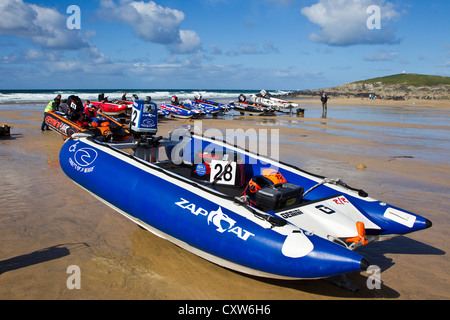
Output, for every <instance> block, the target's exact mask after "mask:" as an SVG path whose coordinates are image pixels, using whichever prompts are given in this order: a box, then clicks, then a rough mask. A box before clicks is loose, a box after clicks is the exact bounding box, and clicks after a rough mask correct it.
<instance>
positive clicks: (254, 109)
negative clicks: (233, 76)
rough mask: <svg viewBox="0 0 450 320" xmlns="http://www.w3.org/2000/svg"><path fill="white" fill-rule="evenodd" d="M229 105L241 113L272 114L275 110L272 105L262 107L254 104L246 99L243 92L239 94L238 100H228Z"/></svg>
mask: <svg viewBox="0 0 450 320" xmlns="http://www.w3.org/2000/svg"><path fill="white" fill-rule="evenodd" d="M230 105H232V106H233V107H234V110H236V111H238V112H239V113H240V114H241V115H244V114H246V113H247V114H250V115H269V116H270V115H274V114H275V112H276V111H277V109H276V108H273V107H264V106H262V105H260V104H254V103H251V102H248V101H247V97H246V96H244V95H243V94H241V95H239V98H238V101H233V102H230Z"/></svg>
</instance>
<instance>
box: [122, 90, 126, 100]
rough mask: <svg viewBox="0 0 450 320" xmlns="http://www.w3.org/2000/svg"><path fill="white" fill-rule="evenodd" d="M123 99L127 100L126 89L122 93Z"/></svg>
mask: <svg viewBox="0 0 450 320" xmlns="http://www.w3.org/2000/svg"><path fill="white" fill-rule="evenodd" d="M122 101H127V93H126V92H125V91H124V92H123V95H122Z"/></svg>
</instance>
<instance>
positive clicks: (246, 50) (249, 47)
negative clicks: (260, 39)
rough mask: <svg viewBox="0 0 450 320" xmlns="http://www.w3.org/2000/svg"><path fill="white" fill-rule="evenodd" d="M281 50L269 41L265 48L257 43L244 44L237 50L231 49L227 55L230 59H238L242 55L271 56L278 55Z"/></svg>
mask: <svg viewBox="0 0 450 320" xmlns="http://www.w3.org/2000/svg"><path fill="white" fill-rule="evenodd" d="M278 52H279V50H278V48H277V47H275V45H274V44H273V42H271V41H268V42H266V43H264V45H263V47H262V48H260V47H259V45H258V44H257V43H255V42H248V43H242V44H241V45H240V46H239V47H238V48H237V49H234V48H232V49H230V50H228V51H227V53H226V55H227V56H230V57H236V56H240V55H255V54H271V53H278Z"/></svg>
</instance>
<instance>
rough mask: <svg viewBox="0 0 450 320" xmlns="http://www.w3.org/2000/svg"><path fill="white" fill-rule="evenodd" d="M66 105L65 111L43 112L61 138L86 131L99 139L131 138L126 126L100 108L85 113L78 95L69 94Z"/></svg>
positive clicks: (123, 139) (120, 139)
mask: <svg viewBox="0 0 450 320" xmlns="http://www.w3.org/2000/svg"><path fill="white" fill-rule="evenodd" d="M66 106H67V110H66V112H59V111H50V112H44V121H45V123H46V124H47V126H48V127H49V128H50V129H51V130H53V131H55V132H57V133H59V134H60V135H61V136H62V137H63V139H68V138H70V137H71V136H72V135H73V134H75V133H86V134H89V135H91V136H93V137H94V138H95V139H100V140H101V141H110V140H111V139H112V140H113V141H125V140H128V139H130V138H131V132H130V130H129V129H128V128H127V126H125V125H124V124H122V123H120V122H119V121H118V120H116V119H115V118H113V117H110V116H108V115H105V114H104V113H102V112H101V111H100V110H99V111H97V112H96V113H94V114H95V116H93V117H91V116H88V115H86V114H85V113H84V108H83V104H82V102H81V99H80V98H79V97H78V96H73V95H72V96H69V98H68V99H67V104H66Z"/></svg>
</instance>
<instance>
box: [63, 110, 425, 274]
mask: <svg viewBox="0 0 450 320" xmlns="http://www.w3.org/2000/svg"><path fill="white" fill-rule="evenodd" d="M155 109H156V108H155ZM154 119H157V117H156V116H155V118H154ZM146 121H147V122H148V119H147V120H146ZM136 124H137V125H138V124H139V119H137V122H136ZM149 130H150V129H149ZM138 132H139V131H138ZM149 132H150V131H149ZM155 132H156V129H155V127H153V128H152V129H151V134H150V135H147V136H145V135H144V136H143V137H142V139H138V140H136V141H134V142H133V143H124V144H114V145H112V144H105V143H102V142H98V141H96V140H94V139H92V138H91V137H89V136H87V135H82V134H80V135H74V136H72V138H71V139H69V140H67V141H66V142H65V144H64V145H63V147H62V149H61V152H60V164H61V168H62V169H63V171H64V172H65V173H66V175H67V176H68V177H69V178H70V179H72V180H73V181H74V182H75V183H77V184H78V185H80V186H81V187H83V188H84V189H86V190H87V191H89V192H90V193H92V194H93V195H94V196H95V197H96V198H98V199H100V200H101V201H103V202H104V203H106V204H107V205H108V206H110V207H112V208H114V209H115V210H117V211H118V212H119V213H121V214H122V215H124V216H125V217H127V218H129V219H130V220H132V221H134V222H135V223H137V224H138V225H140V226H142V227H143V228H145V229H147V230H149V231H151V232H152V233H154V234H156V235H158V236H160V237H162V238H165V239H167V240H169V241H171V242H172V243H174V244H176V245H178V246H180V247H181V248H184V249H186V250H188V251H190V252H192V253H194V254H196V255H198V256H200V257H202V258H204V259H207V260H209V261H211V262H213V263H216V264H218V265H221V266H223V267H226V268H230V269H233V270H236V271H239V272H243V273H247V274H251V275H256V276H261V277H269V278H278V279H316V278H326V277H330V276H334V275H339V274H345V273H349V272H353V271H360V270H364V269H365V268H367V267H368V265H369V263H368V262H367V260H366V259H365V258H364V257H363V256H361V255H360V254H358V253H357V252H356V251H354V250H355V249H356V248H358V247H359V246H363V245H367V244H369V243H370V242H373V241H378V240H384V239H387V238H390V237H393V236H395V235H401V234H407V233H410V232H414V231H418V230H423V229H426V228H428V227H430V226H431V222H430V221H428V220H427V219H425V218H423V217H421V216H419V215H416V214H414V213H411V212H408V211H406V210H402V209H400V208H397V207H395V206H392V205H389V204H386V203H384V202H380V201H377V200H375V199H372V198H370V197H368V195H367V194H366V193H365V192H363V191H362V190H356V189H353V188H350V187H349V186H347V185H345V184H344V183H342V182H340V181H339V180H331V179H326V178H323V177H319V176H316V175H312V174H309V173H307V172H304V171H302V170H300V169H298V168H296V167H294V166H291V165H288V164H284V163H280V162H278V161H275V160H272V159H268V158H266V157H262V156H259V155H256V154H253V153H251V152H248V151H246V150H242V149H240V148H238V147H237V146H233V145H229V144H227V143H226V142H223V141H218V140H216V139H212V138H209V137H205V136H201V135H195V134H192V133H191V132H189V131H187V130H181V129H180V130H176V131H174V132H172V134H171V135H170V137H169V138H162V137H156V136H155V135H153V133H155ZM125 149H127V150H128V149H133V150H134V154H133V155H132V154H129V153H127V152H125V151H123V150H125ZM163 151H165V152H163ZM105 185H108V186H109V188H104V186H105ZM111 188H112V189H115V190H120V193H115V194H112V193H111V192H110V190H111ZM118 194H119V195H118Z"/></svg>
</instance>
